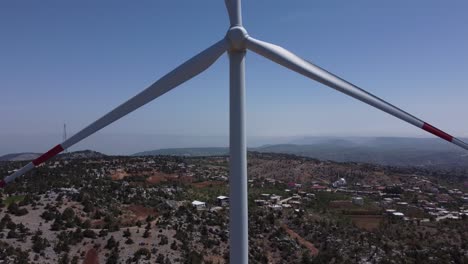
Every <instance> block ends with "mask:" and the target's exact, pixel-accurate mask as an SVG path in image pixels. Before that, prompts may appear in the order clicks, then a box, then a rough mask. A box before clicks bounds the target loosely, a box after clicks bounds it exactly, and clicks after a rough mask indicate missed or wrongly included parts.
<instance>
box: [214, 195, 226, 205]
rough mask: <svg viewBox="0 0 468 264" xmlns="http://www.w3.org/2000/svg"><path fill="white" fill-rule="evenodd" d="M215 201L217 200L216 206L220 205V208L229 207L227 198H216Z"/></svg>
mask: <svg viewBox="0 0 468 264" xmlns="http://www.w3.org/2000/svg"><path fill="white" fill-rule="evenodd" d="M216 199H217V200H218V204H219V205H221V206H228V205H229V197H227V196H223V195H221V196H218V197H216Z"/></svg>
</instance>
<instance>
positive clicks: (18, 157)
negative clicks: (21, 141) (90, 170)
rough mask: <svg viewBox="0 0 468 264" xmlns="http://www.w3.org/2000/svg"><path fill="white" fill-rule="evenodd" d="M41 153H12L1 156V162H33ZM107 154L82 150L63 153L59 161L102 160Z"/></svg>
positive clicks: (59, 156)
mask: <svg viewBox="0 0 468 264" xmlns="http://www.w3.org/2000/svg"><path fill="white" fill-rule="evenodd" d="M40 155H41V153H30V152H24V153H12V154H6V155H3V156H0V161H26V160H33V159H36V158H37V157H39V156H40ZM105 156H106V155H105V154H102V153H100V152H97V151H92V150H81V151H74V152H68V153H62V154H59V155H58V158H59V159H81V158H101V157H105Z"/></svg>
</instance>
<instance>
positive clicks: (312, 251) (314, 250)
mask: <svg viewBox="0 0 468 264" xmlns="http://www.w3.org/2000/svg"><path fill="white" fill-rule="evenodd" d="M281 227H283V228H284V230H285V231H286V232H287V233H288V235H289V236H290V237H291V238H293V239H297V241H298V242H299V244H301V245H302V246H304V247H306V248H307V249H309V250H310V254H311V255H312V256H315V255H317V254H318V253H319V250H318V249H317V248H316V247H315V246H314V244H312V243H310V242H309V241H307V240H305V239H304V238H303V237H301V236H300V235H299V234H298V233H296V232H294V231H293V230H291V229H290V228H289V227H288V226H287V225H285V224H281Z"/></svg>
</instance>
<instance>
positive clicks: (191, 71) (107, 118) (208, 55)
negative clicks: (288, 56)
mask: <svg viewBox="0 0 468 264" xmlns="http://www.w3.org/2000/svg"><path fill="white" fill-rule="evenodd" d="M227 47H228V43H227V41H226V40H225V39H222V40H221V41H219V42H217V43H215V44H214V45H212V46H211V47H209V48H207V49H206V50H204V51H202V52H200V53H199V54H197V55H196V56H195V57H192V58H191V59H189V60H188V61H186V62H185V63H183V64H182V65H180V66H179V67H177V68H176V69H174V70H173V71H171V72H169V73H168V74H166V75H165V76H163V77H162V78H161V79H159V80H158V81H156V82H155V83H153V84H152V85H151V86H150V87H148V88H146V89H145V90H143V91H142V92H140V93H139V94H137V95H136V96H134V97H133V98H131V99H130V100H128V101H126V102H125V103H123V104H121V105H120V106H118V107H117V108H115V109H114V110H112V111H110V112H109V113H107V114H106V115H104V116H103V117H101V118H99V119H98V120H97V121H95V122H94V123H92V124H91V125H89V126H87V127H86V128H84V129H83V130H81V131H79V132H78V133H76V134H75V135H73V136H72V137H70V138H69V139H67V140H65V141H64V142H62V143H61V144H59V145H57V146H55V147H53V148H52V149H50V150H49V151H47V152H46V153H44V154H43V155H41V156H40V157H38V158H37V159H35V160H33V161H32V162H30V163H28V164H27V165H26V166H24V167H23V168H21V169H19V170H18V171H16V172H15V173H13V174H11V175H10V176H8V177H6V178H5V179H4V180H3V181H0V187H2V185H3V186H4V185H5V184H7V183H9V182H11V181H13V180H14V179H15V178H16V177H18V176H21V175H23V174H25V173H26V172H28V171H30V170H31V169H33V168H34V167H36V166H38V165H40V164H41V163H44V162H46V161H47V160H49V159H50V158H52V157H54V156H55V155H57V154H59V153H60V152H62V151H63V150H64V149H67V148H70V147H71V146H73V145H74V144H76V143H78V142H79V141H81V140H83V139H85V138H86V137H88V136H89V135H91V134H93V133H95V132H97V131H98V130H100V129H102V128H103V127H106V126H107V125H109V124H111V123H112V122H114V121H116V120H118V119H120V118H121V117H123V116H125V115H127V114H128V113H130V112H133V111H134V110H136V109H137V108H139V107H141V106H143V105H145V104H147V103H149V102H150V101H152V100H154V99H155V98H158V97H159V96H161V95H163V94H165V93H167V92H168V91H170V90H171V89H173V88H175V87H177V86H178V85H180V84H182V83H184V82H185V81H188V80H190V79H191V78H193V77H195V76H196V75H198V74H200V73H201V72H203V71H204V70H206V69H207V68H208V67H210V66H211V65H212V64H213V63H214V62H215V61H216V60H217V59H218V58H219V57H220V56H221V55H222V54H223V53H224V52H225V51H226V49H227Z"/></svg>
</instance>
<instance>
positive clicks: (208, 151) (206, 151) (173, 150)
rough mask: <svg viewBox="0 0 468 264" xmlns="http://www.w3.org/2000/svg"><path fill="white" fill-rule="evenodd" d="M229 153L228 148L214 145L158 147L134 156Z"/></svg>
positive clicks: (215, 154)
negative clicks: (208, 146)
mask: <svg viewBox="0 0 468 264" xmlns="http://www.w3.org/2000/svg"><path fill="white" fill-rule="evenodd" d="M228 153H229V149H228V148H223V147H213V148H166V149H157V150H151V151H144V152H139V153H135V154H133V155H132V156H156V155H168V156H188V157H190V156H193V157H197V156H221V155H227V154H228Z"/></svg>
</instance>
